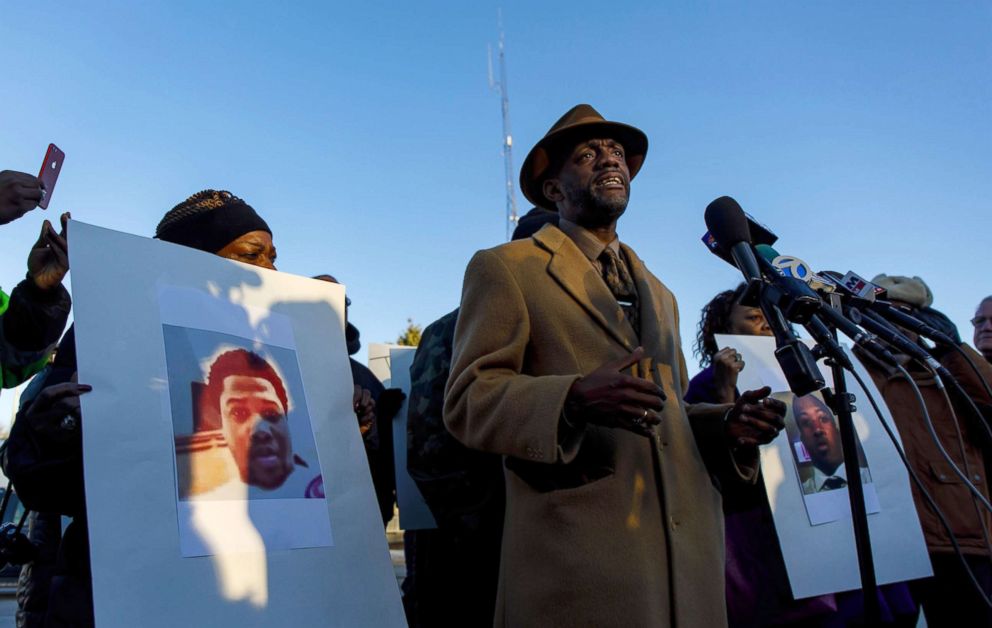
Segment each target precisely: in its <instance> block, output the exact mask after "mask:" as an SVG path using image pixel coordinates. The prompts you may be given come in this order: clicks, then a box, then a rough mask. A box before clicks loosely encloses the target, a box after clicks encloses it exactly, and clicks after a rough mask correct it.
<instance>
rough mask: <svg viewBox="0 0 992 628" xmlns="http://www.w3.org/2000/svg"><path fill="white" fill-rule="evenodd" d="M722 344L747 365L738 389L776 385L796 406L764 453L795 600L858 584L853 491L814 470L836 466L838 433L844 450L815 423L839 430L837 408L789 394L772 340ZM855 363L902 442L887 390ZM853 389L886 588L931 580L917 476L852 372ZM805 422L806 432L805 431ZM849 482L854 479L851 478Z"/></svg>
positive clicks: (874, 540)
mask: <svg viewBox="0 0 992 628" xmlns="http://www.w3.org/2000/svg"><path fill="white" fill-rule="evenodd" d="M716 342H717V346H718V347H720V348H724V347H733V348H734V349H736V350H737V351H738V352H739V353H740V354H741V356H742V357H743V359H744V362H745V367H744V370H743V371H742V372H741V373H740V376H739V377H738V380H737V388H738V390H740V391H745V390H752V389H758V388H761V387H762V386H770V387H771V389H772V394H773V395H774V396H776V397H777V398H779V399H782V400H783V401H785V402H786V405H787V407H788V408H789V410H788V412H787V416H786V429H785V430H783V431H782V432H781V433H780V434H779V436H778V438H776V439H775V440H774V441H773V442H771V443H770V444H768V445H765V446H763V447H762V448H761V472H762V475H763V477H764V482H765V489H766V492H767V494H768V501H769V504H770V505H771V509H772V515H773V518H774V521H775V529H776V532H777V533H778V538H779V544H780V546H781V548H782V556H783V557H784V559H785V565H786V570H787V571H788V574H789V582H790V585H791V587H792V593H793V596H794V597H795V598H796V599H801V598H807V597H812V596H815V595H823V594H827V593H836V592H839V591H848V590H852V589H858V588H860V587H861V578H860V573H859V571H858V560H857V552H856V549H855V541H854V528H853V522H852V519H851V511H850V502H849V497H848V489H847V488H846V487H845V486H834V484H833V483H831V482H830V481H828V480H829V479H830V478H833V479H834V480H836V478H837V477H839V476H843V475H844V474H843V471H842V468H841V470H839V471H833V472H827V473H824V472H823V471H822V470H820V471H818V472H817V471H816V469H819V468H821V467H823V468H827V469H830V468H831V467H832V466H833V465H832V464H831V462H830V452H831V450H832V451H834V452H836V447H839V433H838V434H837V436H836V437H837V439H838V444H837V445H836V446H835V445H832V444H831V443H832V439H833V437H832V436H830V435H829V434H830V432H831V430H834V429H835V427H830V426H829V425H828V426H827V427H825V428H817V427H815V425H816V422H817V421H824V422H827V423H829V422H831V421H832V422H833V423H834V426H835V425H836V419H835V417H833V414H832V413H831V412H830V411H829V409H826V411H827V413H828V414H829V416H824V415H823V413H822V408H823V405H822V400H821V398H820V397H821V396H820V395H814V396H812V397H811V396H806V397H802V398H799V399H796V398H795V395H793V394H792V393H791V392H789V386H788V384H787V382H786V380H785V376H784V374H783V373H782V371H781V369H780V368H779V365H778V362H777V361H776V359H775V354H774V351H775V339H774V338H770V337H763V336H725V335H717V337H716ZM852 362H854V365H855V370H856V371H857V372H858V374H859V375H860V376H861V378H862V379H863V380H864V381H865V383H866V385H867V388H868V391H869V393H870V394H871V395H872V397H874V399H875V400H876V401H877V402H878V404H879V407H880V409H881V410H882V413H883V415H884V418H885V420H886V421H887V423H888V424H889V425H890V426H891V427H892V429H893V432H895V434H896V437H897V438H898V432H896V431H895V423H894V422H893V421H892V417H891V415H890V414H889V412H888V409H887V407H886V406H885V403H884V400H883V399H882V395H881V393H880V392H879V391H878V389H877V388H876V387H875V385H874V383H873V382H872V379H871V377H870V376H869V375H868V373H867V371H865V369H864V367H863V366H862V365H861V363H860V362H858V361H857V360H856V359H853V357H852ZM819 367H820V371H821V373H823V375H824V378H825V379H826V384H827V386H829V387H831V388H832V387H833V379H832V377H831V371H830V368H829V367H828V366H827V365H826V364H824V362H823V361H820V362H819ZM847 383H848V390H849V392H850V393H851V394H853V395H854V396H855V402H854V405H855V406H856V408H857V411H856V412H855V413H854V414H853V418H854V425H855V429H856V431H857V434H858V438H859V440H860V442H861V447H862V450H863V455H859V459H860V460H861V478H860V479H861V481H862V484H863V485H864V487H865V489H866V490H865V502H866V506H867V509H868V512H869V515H868V528H869V533H870V538H871V546H872V556H873V558H874V562H875V575H876V578H877V580H878V583H879V584H888V583H892V582H902V581H905V580H913V579H916V578H924V577H927V576H929V575H931V574H932V571H931V567H930V558H929V555H928V554H927V549H926V543H925V541H924V538H923V532H922V530H921V528H920V522H919V518H918V516H917V513H916V506H915V505H914V503H913V496H912V493H911V490H910V485H909V482H910V480H909V475H908V473H907V472H906V469H905V467H903V465H902V461H901V460H900V459H899V455H898V453H897V452H896V449H895V447H894V446H893V445H892V441H891V440H890V439H889V437H888V435H887V434H886V433H885V430H884V428H883V427H882V425H881V423H880V422H879V419H878V417H876V416H875V413H874V411H873V410H872V408H871V404H870V403H869V401H868V399H867V397H866V395H865V393H864V391H862V390H861V388H860V386H859V385H858V383H857V381H856V380H855V379H854V377H853V376H850V377H848V378H847ZM800 425H803V426H805V433H803V430H804V428H803V427H800ZM824 432H826V435H824ZM841 479H842V480H843V481H844V482H846V481H847V478H846V476H845V477H842V478H841ZM836 483H837V484H840V483H841V482H836Z"/></svg>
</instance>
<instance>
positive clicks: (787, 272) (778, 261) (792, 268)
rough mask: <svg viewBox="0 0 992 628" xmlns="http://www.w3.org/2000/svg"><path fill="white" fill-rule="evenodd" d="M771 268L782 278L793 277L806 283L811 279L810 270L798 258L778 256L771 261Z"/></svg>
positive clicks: (811, 273) (811, 272)
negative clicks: (776, 270)
mask: <svg viewBox="0 0 992 628" xmlns="http://www.w3.org/2000/svg"><path fill="white" fill-rule="evenodd" d="M772 266H774V267H775V268H776V269H778V272H779V273H781V274H782V276H784V277H793V278H795V279H799V280H801V281H805V282H806V283H809V281H810V279H812V278H813V271H812V269H810V267H809V265H808V264H807V263H806V262H804V261H802V260H801V259H799V258H798V257H792V256H791V255H779V256H778V257H776V258H775V259H773V260H772Z"/></svg>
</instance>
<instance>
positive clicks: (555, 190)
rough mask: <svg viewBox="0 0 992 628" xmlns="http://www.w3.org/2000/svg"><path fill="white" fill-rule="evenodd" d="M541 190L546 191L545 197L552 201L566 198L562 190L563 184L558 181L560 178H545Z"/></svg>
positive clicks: (555, 201)
mask: <svg viewBox="0 0 992 628" xmlns="http://www.w3.org/2000/svg"><path fill="white" fill-rule="evenodd" d="M541 191H542V192H544V197H545V198H547V199H548V200H549V201H551V202H552V203H557V202H558V201H560V200H562V199H563V198H565V194H564V193H563V192H562V191H561V185H560V184H559V183H558V179H545V180H544V183H543V184H542V185H541Z"/></svg>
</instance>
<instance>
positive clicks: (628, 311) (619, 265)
mask: <svg viewBox="0 0 992 628" xmlns="http://www.w3.org/2000/svg"><path fill="white" fill-rule="evenodd" d="M599 263H600V264H602V266H603V280H604V281H605V282H606V286H607V287H608V288H609V289H610V292H612V293H613V296H614V297H616V300H617V303H618V304H620V309H621V310H623V314H624V317H626V319H627V322H628V323H630V326H631V327H633V328H634V333H636V334H637V335H638V337H640V335H641V325H640V315H639V311H638V309H637V288H635V287H634V279H633V278H632V277H631V276H630V271H628V270H627V265H626V264H624V263H623V262H622V261H621V260H620V256H619V255H617V253H616V252H614V251H613V249H611V248H610V247H606V250H604V251H603V252H602V253H601V254H600V256H599Z"/></svg>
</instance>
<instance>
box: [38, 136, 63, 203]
mask: <svg viewBox="0 0 992 628" xmlns="http://www.w3.org/2000/svg"><path fill="white" fill-rule="evenodd" d="M64 160H65V153H63V152H62V150H61V149H60V148H59V147H58V146H56V145H55V144H49V145H48V152H46V153H45V161H44V162H43V163H42V164H41V172H39V173H38V178H39V179H41V181H42V183H44V184H45V195H44V196H43V197H42V198H41V202H40V203H38V207H40V208H42V209H48V203H49V201H51V200H52V192H54V191H55V182H56V181H58V179H59V173H60V172H62V162H63V161H64Z"/></svg>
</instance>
